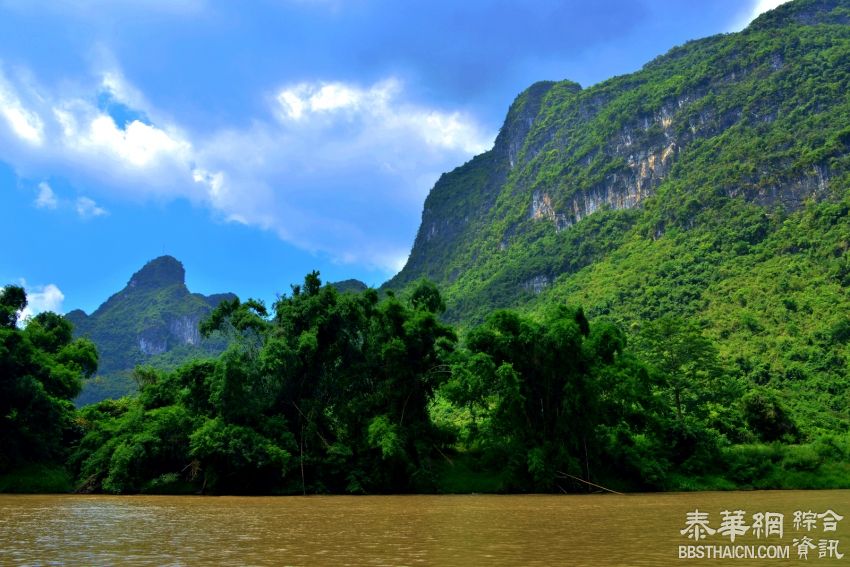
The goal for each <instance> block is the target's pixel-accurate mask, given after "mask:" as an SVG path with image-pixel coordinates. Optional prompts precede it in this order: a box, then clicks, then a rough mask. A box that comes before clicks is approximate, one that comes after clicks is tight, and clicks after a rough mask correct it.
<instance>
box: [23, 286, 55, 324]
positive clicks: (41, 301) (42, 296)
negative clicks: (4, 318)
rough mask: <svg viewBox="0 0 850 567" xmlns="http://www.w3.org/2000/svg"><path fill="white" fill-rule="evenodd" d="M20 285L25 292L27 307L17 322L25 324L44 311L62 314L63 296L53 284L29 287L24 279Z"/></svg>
mask: <svg viewBox="0 0 850 567" xmlns="http://www.w3.org/2000/svg"><path fill="white" fill-rule="evenodd" d="M20 284H21V285H22V286H23V287H24V289H25V290H26V292H27V306H26V307H25V308H24V309H23V311H21V313H20V315H19V316H18V320H19V321H21V322H26V320H27V319H29V318H30V317H35V316H36V315H38V314H39V313H43V312H44V311H53V312H54V313H62V302H63V301H65V294H63V293H62V290H60V289H59V288H58V287H57V286H56V285H55V284H47V285H36V286H29V285H27V282H26V280H24V279H21V280H20Z"/></svg>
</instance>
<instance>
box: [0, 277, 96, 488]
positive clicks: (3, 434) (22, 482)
mask: <svg viewBox="0 0 850 567" xmlns="http://www.w3.org/2000/svg"><path fill="white" fill-rule="evenodd" d="M26 304H27V300H26V294H25V292H24V290H23V288H21V287H18V286H7V287H5V288H3V289H2V290H0V492H5V491H33V490H35V491H65V490H68V489H69V488H70V487H71V482H70V479H69V478H68V475H67V474H66V472H65V470H64V469H63V468H62V463H63V462H64V460H65V458H66V457H67V455H68V453H69V450H70V447H71V445H72V444H73V443H74V441H75V440H76V436H77V434H78V433H79V430H78V428H77V427H76V425H75V422H74V420H75V419H76V413H75V410H74V405H73V404H72V403H71V400H72V399H73V398H74V397H75V396H76V395H77V394H78V393H79V391H80V387H81V384H82V380H83V378H86V377H89V376H91V375H92V374H93V373H94V371H95V370H96V368H97V350H96V349H95V346H94V344H93V343H92V342H91V341H89V340H86V339H77V340H72V338H71V324H70V323H68V321H66V320H65V319H64V318H62V317H61V316H59V315H56V314H55V313H41V314H39V315H37V316H35V317H33V318H32V319H30V321H29V323H28V324H27V325H26V327H25V328H23V329H19V328H18V327H17V322H18V313H19V312H20V311H21V310H22V309H23V308H24V307H26Z"/></svg>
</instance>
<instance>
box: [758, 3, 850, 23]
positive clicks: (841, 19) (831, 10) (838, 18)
mask: <svg viewBox="0 0 850 567" xmlns="http://www.w3.org/2000/svg"><path fill="white" fill-rule="evenodd" d="M848 23H850V1H848V0H795V1H793V2H787V3H785V4H782V5H780V6H778V7H776V8H774V9H773V10H770V11H769V12H765V13H764V14H762V15H761V16H759V17H758V18H756V19H755V20H753V22H752V23H751V24H750V25H749V27H748V28H747V29H748V30H766V29H774V28H779V27H783V26H786V25H788V24H798V25H804V26H814V25H818V24H848Z"/></svg>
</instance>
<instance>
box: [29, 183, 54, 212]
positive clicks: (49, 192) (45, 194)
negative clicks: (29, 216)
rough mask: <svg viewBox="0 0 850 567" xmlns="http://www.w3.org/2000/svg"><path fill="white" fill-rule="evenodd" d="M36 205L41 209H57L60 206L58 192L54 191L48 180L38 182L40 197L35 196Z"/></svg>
mask: <svg viewBox="0 0 850 567" xmlns="http://www.w3.org/2000/svg"><path fill="white" fill-rule="evenodd" d="M35 206H36V207H38V208H39V209H55V208H56V207H58V206H59V200H58V199H57V198H56V193H54V192H53V189H51V188H50V185H48V184H47V182H46V181H42V182H41V183H39V184H38V197H36V198H35Z"/></svg>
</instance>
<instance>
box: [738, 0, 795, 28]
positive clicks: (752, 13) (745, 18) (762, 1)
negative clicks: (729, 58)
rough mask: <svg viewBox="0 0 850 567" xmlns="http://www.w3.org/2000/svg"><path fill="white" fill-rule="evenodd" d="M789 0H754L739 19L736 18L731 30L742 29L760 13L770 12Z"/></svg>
mask: <svg viewBox="0 0 850 567" xmlns="http://www.w3.org/2000/svg"><path fill="white" fill-rule="evenodd" d="M788 1H789V0H754V1H753V2H751V7H750V8H749V10H748V11H745V12H744V13H743V14H742V15H741V16H740V17H739V18H738V19H737V20H735V22H734V23H733V24H732V27H731V28H730V30H729V31H741V30H742V29H744V28H745V27H747V26H748V25H749V24H750V22H752V21H753V20H755V19H756V18H757V17H759V16H760V15H762V14H764V13H765V12H769V11H770V10H773V9H774V8H776V7H778V6H781V5H782V4H785V3H786V2H788Z"/></svg>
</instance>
